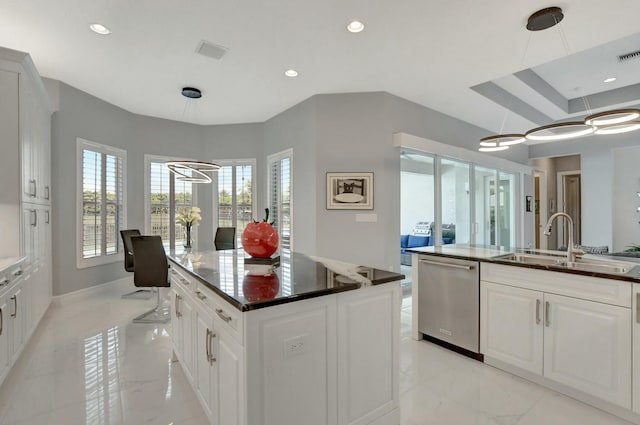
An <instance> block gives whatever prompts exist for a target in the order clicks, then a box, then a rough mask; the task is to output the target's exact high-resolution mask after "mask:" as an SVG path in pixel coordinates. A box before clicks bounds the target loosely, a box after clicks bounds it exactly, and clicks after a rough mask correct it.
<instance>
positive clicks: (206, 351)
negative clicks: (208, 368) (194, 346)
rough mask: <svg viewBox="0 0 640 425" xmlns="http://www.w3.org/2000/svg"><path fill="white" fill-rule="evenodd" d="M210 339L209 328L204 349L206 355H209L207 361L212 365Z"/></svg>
mask: <svg viewBox="0 0 640 425" xmlns="http://www.w3.org/2000/svg"><path fill="white" fill-rule="evenodd" d="M210 338H211V331H210V330H209V328H207V337H206V338H205V342H204V345H205V347H204V348H205V354H206V355H207V361H208V362H209V363H211V354H210V353H209V347H210V345H209V341H211V339H210Z"/></svg>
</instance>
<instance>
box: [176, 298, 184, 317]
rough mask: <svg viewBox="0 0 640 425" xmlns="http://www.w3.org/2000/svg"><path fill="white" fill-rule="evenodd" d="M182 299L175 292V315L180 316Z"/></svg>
mask: <svg viewBox="0 0 640 425" xmlns="http://www.w3.org/2000/svg"><path fill="white" fill-rule="evenodd" d="M181 299H182V297H181V296H180V295H178V294H176V305H175V309H176V317H182V312H181V311H180V300H181Z"/></svg>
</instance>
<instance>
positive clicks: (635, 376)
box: [631, 283, 640, 413]
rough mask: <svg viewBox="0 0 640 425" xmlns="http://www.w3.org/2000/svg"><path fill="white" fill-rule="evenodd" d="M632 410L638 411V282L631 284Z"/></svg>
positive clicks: (639, 294) (639, 372) (639, 347)
mask: <svg viewBox="0 0 640 425" xmlns="http://www.w3.org/2000/svg"><path fill="white" fill-rule="evenodd" d="M631 313H632V315H633V389H632V390H633V410H634V411H636V412H637V413H640V284H638V283H636V284H634V285H633V309H632V310H631Z"/></svg>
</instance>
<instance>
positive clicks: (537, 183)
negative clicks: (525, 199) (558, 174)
mask: <svg viewBox="0 0 640 425" xmlns="http://www.w3.org/2000/svg"><path fill="white" fill-rule="evenodd" d="M533 184H534V198H533V199H534V217H535V229H536V230H535V234H536V235H535V236H536V238H535V247H536V249H548V244H547V241H548V238H547V237H546V236H544V235H543V234H542V232H544V228H543V227H544V225H545V224H546V222H547V217H548V214H547V173H546V172H545V171H544V170H535V171H534V174H533Z"/></svg>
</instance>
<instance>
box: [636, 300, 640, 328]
mask: <svg viewBox="0 0 640 425" xmlns="http://www.w3.org/2000/svg"><path fill="white" fill-rule="evenodd" d="M636 323H640V292H636Z"/></svg>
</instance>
